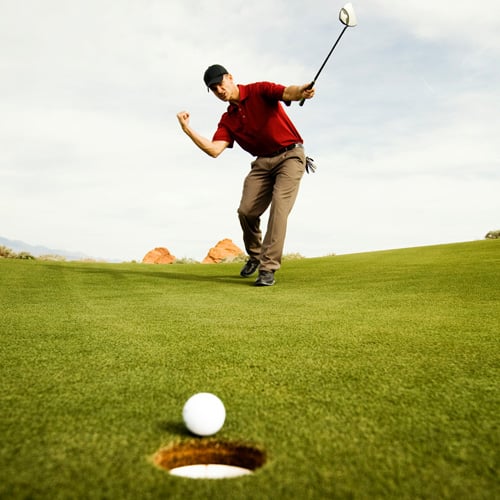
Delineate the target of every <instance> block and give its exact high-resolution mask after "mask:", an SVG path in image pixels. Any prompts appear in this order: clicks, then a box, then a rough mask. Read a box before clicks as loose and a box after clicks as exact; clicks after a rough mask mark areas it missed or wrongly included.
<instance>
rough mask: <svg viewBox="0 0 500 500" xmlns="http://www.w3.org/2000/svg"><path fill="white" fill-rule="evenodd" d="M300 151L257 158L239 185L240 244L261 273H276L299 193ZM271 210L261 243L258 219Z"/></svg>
mask: <svg viewBox="0 0 500 500" xmlns="http://www.w3.org/2000/svg"><path fill="white" fill-rule="evenodd" d="M305 164H306V159H305V153H304V149H303V148H295V149H292V150H291V151H287V152H285V153H283V154H280V155H278V156H274V157H272V158H265V157H258V158H257V159H256V160H254V161H253V162H252V164H251V170H250V172H249V174H248V175H247V177H246V179H245V182H244V184H243V195H242V197H241V202H240V207H239V208H238V217H239V219H240V224H241V228H242V229H243V242H244V243H245V249H246V251H247V253H248V255H249V257H250V258H251V259H255V260H258V261H259V262H260V270H261V271H277V270H278V269H279V268H280V266H281V257H282V255H283V247H284V245H285V236H286V227H287V220H288V215H289V214H290V211H291V210H292V207H293V205H294V203H295V200H296V198H297V194H298V192H299V185H300V180H301V179H302V176H303V175H304V170H305ZM269 205H270V206H271V209H270V212H269V221H268V224H267V231H266V235H265V237H264V241H262V232H261V229H260V218H261V216H262V214H263V213H264V212H265V211H266V210H267V208H268V207H269Z"/></svg>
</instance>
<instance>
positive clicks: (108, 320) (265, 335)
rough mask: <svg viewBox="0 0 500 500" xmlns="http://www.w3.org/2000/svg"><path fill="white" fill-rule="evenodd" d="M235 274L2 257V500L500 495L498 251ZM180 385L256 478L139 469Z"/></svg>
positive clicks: (396, 253)
mask: <svg viewBox="0 0 500 500" xmlns="http://www.w3.org/2000/svg"><path fill="white" fill-rule="evenodd" d="M240 267H241V264H218V265H201V264H178V265H177V264H174V265H143V264H102V263H81V262H62V263H61V262H42V261H21V260H12V259H3V260H0V307H1V315H0V329H1V344H0V346H1V347H0V379H1V386H0V407H1V415H2V418H1V420H0V439H1V454H0V498H2V499H4V498H5V499H24V498H31V499H73V498H76V499H87V498H88V499H97V498H107V499H156V498H158V499H160V498H168V499H181V498H182V499H190V500H191V499H195V500H196V499H274V500H276V499H326V498H328V499H330V498H332V499H334V498H362V499H365V498H370V499H372V498H380V499H382V498H394V499H396V498H398V499H400V498H403V499H414V498H429V499H430V498H433V499H435V498H450V499H462V498H463V499H494V498H499V497H500V485H499V479H498V476H499V449H500V434H499V417H498V415H499V409H500V405H499V402H500V398H499V382H498V380H499V369H498V368H499V358H500V356H499V344H500V342H499V330H500V328H499V326H500V325H499V318H500V286H499V283H500V240H491V241H477V242H471V243H458V244H452V245H441V246H433V247H422V248H411V249H403V250H393V251H383V252H373V253H365V254H353V255H343V256H331V257H324V258H317V259H302V260H293V261H292V260H291V261H288V262H285V263H284V265H283V268H282V271H280V272H279V273H277V275H276V277H277V284H276V285H275V286H274V287H268V288H257V287H253V286H252V283H253V279H243V278H240V277H239V276H238V273H239V270H240ZM197 392H212V393H214V394H216V395H217V396H218V397H220V398H221V400H222V401H223V402H224V405H225V408H226V412H227V416H226V421H225V424H224V426H223V428H222V430H221V431H220V432H219V433H218V434H217V435H216V436H215V438H216V439H220V440H222V441H229V442H233V441H234V442H242V443H246V444H250V445H254V446H256V447H258V448H259V449H262V450H264V451H265V454H266V463H265V464H264V465H263V466H262V467H260V468H258V469H257V470H256V472H255V473H254V474H252V475H248V476H243V477H239V478H233V479H218V480H199V479H198V480H196V479H187V478H181V477H175V476H172V475H170V474H169V473H168V472H166V471H165V470H163V469H160V468H159V467H157V466H156V465H155V464H154V462H153V457H154V455H155V453H156V452H157V451H158V450H160V449H161V448H163V447H167V446H169V445H172V444H174V443H182V442H185V441H190V440H197V439H198V440H204V439H206V438H195V437H193V436H191V435H190V434H189V432H188V431H187V430H186V429H185V428H184V425H183V423H182V407H183V404H184V403H185V401H186V400H187V399H188V398H189V397H190V396H191V395H192V394H194V393H197Z"/></svg>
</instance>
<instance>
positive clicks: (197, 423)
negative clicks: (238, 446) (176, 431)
mask: <svg viewBox="0 0 500 500" xmlns="http://www.w3.org/2000/svg"><path fill="white" fill-rule="evenodd" d="M182 418H183V419H184V423H185V424H186V427H187V428H188V429H189V430H190V431H191V432H192V433H193V434H196V435H198V436H211V435H212V434H215V433H216V432H218V431H220V430H221V429H222V426H223V425H224V420H226V409H225V408H224V404H223V403H222V401H221V400H220V399H219V398H218V397H217V396H216V395H215V394H211V393H209V392H199V393H198V394H195V395H194V396H191V397H190V398H189V399H188V400H187V401H186V403H185V405H184V408H183V409H182Z"/></svg>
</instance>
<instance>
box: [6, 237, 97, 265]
mask: <svg viewBox="0 0 500 500" xmlns="http://www.w3.org/2000/svg"><path fill="white" fill-rule="evenodd" d="M0 246H4V247H7V248H10V249H11V250H12V251H14V252H16V253H19V252H28V253H30V254H31V255H33V257H40V255H60V256H61V257H64V258H65V259H66V260H84V259H91V258H92V257H89V256H88V255H85V254H84V253H81V252H72V251H68V250H56V249H54V248H48V247H44V246H41V245H30V244H29V243H25V242H24V241H19V240H9V239H7V238H4V237H2V236H0Z"/></svg>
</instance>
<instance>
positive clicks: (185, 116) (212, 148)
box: [177, 111, 229, 158]
mask: <svg viewBox="0 0 500 500" xmlns="http://www.w3.org/2000/svg"><path fill="white" fill-rule="evenodd" d="M177 119H178V120H179V123H180V125H181V128H182V130H183V131H184V133H185V134H186V135H187V136H188V137H189V138H190V139H191V140H192V141H193V142H194V143H195V144H196V145H197V146H198V147H199V148H200V149H201V150H202V151H203V152H205V153H206V154H207V155H209V156H211V157H212V158H217V156H219V155H220V154H221V153H222V151H224V150H225V149H226V148H227V147H228V146H229V143H228V142H226V141H211V140H210V139H207V138H206V137H203V136H202V135H200V134H199V133H198V132H196V130H194V129H192V128H191V127H190V125H189V113H187V112H186V111H181V112H180V113H177Z"/></svg>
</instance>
